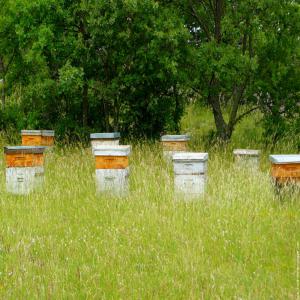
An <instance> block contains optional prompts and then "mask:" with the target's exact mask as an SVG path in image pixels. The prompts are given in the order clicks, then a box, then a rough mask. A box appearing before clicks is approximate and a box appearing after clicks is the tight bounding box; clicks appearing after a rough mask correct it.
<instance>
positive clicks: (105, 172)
mask: <svg viewBox="0 0 300 300" xmlns="http://www.w3.org/2000/svg"><path fill="white" fill-rule="evenodd" d="M130 152H131V147H130V146H119V145H115V146H114V145H102V146H97V148H95V149H94V150H93V153H94V156H95V166H96V190H97V192H111V193H113V194H115V195H118V196H125V195H126V194H127V192H128V184H129V182H128V178H129V155H130Z"/></svg>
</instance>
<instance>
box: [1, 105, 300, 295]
mask: <svg viewBox="0 0 300 300" xmlns="http://www.w3.org/2000/svg"><path fill="white" fill-rule="evenodd" d="M259 118H260V117H259V116H250V117H249V118H247V119H245V120H244V121H243V122H241V123H240V125H239V126H238V128H237V130H236V132H235V133H234V136H233V138H232V142H231V143H230V144H228V145H226V146H222V147H221V146H217V145H216V146H213V147H210V148H208V146H207V145H206V143H205V139H204V136H205V135H206V134H208V133H209V131H210V130H211V129H212V128H213V120H212V116H211V115H210V113H209V112H208V111H206V110H201V111H200V110H197V109H195V108H194V107H192V108H189V109H188V111H187V113H186V115H185V116H184V118H183V120H182V131H183V132H189V133H191V134H192V140H191V145H190V147H191V149H192V150H195V151H209V165H208V176H209V180H208V185H207V191H206V194H205V195H204V196H203V197H202V198H201V199H198V200H196V201H190V202H187V201H181V200H180V199H175V198H174V194H173V177H172V176H173V175H172V165H171V164H169V163H167V162H166V161H165V160H164V159H163V155H162V151H161V148H160V146H159V144H158V143H150V142H143V141H139V142H137V141H135V142H133V153H132V156H131V158H130V167H131V175H130V194H129V195H128V197H126V198H123V199H119V198H114V197H112V196H109V195H96V193H95V178H94V173H95V169H94V159H93V156H92V153H91V149H90V148H89V147H86V146H84V145H76V146H75V145H73V146H63V147H62V146H57V147H56V148H55V149H54V150H53V151H51V152H48V153H47V155H46V165H45V179H46V184H45V186H44V189H43V190H41V191H38V192H36V193H33V194H30V195H28V196H14V195H10V194H8V193H6V192H5V163H4V160H3V154H1V160H0V193H1V198H0V218H1V219H0V220H1V222H0V298H1V299H299V293H300V291H299V276H300V192H299V190H292V189H288V188H287V189H285V190H284V191H282V193H281V194H280V195H278V193H276V190H275V188H274V185H273V184H272V180H271V178H270V174H269V168H270V164H269V161H268V155H269V154H270V151H272V153H280V152H284V153H293V152H295V151H297V149H296V146H295V145H294V143H293V139H291V140H290V141H282V142H281V143H280V144H278V145H276V147H275V148H274V149H272V150H270V149H269V148H267V147H265V148H263V140H264V139H263V138H264V137H263V131H262V129H261V125H260V119H259ZM7 143H8V141H7V138H6V137H2V139H1V146H3V145H6V144H7ZM242 147H250V148H259V149H262V150H263V151H262V159H261V168H260V170H259V171H249V170H247V169H243V168H240V167H238V166H236V165H235V164H234V162H233V157H232V150H233V149H234V148H242Z"/></svg>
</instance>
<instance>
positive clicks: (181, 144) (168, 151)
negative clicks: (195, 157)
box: [161, 134, 190, 158]
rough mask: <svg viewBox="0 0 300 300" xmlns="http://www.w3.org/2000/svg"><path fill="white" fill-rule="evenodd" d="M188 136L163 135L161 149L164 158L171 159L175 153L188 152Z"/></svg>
mask: <svg viewBox="0 0 300 300" xmlns="http://www.w3.org/2000/svg"><path fill="white" fill-rule="evenodd" d="M189 140H190V136H189V135H186V134H184V135H163V136H162V137H161V144H162V147H163V152H164V156H165V157H167V158H172V155H173V154H175V153H177V152H184V151H188V142H189Z"/></svg>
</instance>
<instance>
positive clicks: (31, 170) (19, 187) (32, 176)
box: [4, 146, 45, 195]
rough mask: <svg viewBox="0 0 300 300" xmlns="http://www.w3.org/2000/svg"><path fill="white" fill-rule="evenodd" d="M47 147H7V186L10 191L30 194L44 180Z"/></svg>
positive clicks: (5, 150)
mask: <svg viewBox="0 0 300 300" xmlns="http://www.w3.org/2000/svg"><path fill="white" fill-rule="evenodd" d="M44 151H45V147H36V146H18V147H5V148H4V153H5V158H6V188H7V191H8V192H9V193H13V194H19V195H24V194H29V193H30V192H32V191H34V190H36V189H38V188H40V187H41V186H42V185H43V182H44Z"/></svg>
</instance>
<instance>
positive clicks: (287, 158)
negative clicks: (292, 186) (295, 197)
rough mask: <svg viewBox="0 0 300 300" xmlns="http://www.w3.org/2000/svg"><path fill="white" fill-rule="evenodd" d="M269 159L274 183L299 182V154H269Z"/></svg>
mask: <svg viewBox="0 0 300 300" xmlns="http://www.w3.org/2000/svg"><path fill="white" fill-rule="evenodd" d="M270 161H271V163H272V167H271V174H272V177H273V179H274V180H275V182H276V183H279V184H285V183H289V182H294V183H300V154H284V155H270Z"/></svg>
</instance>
